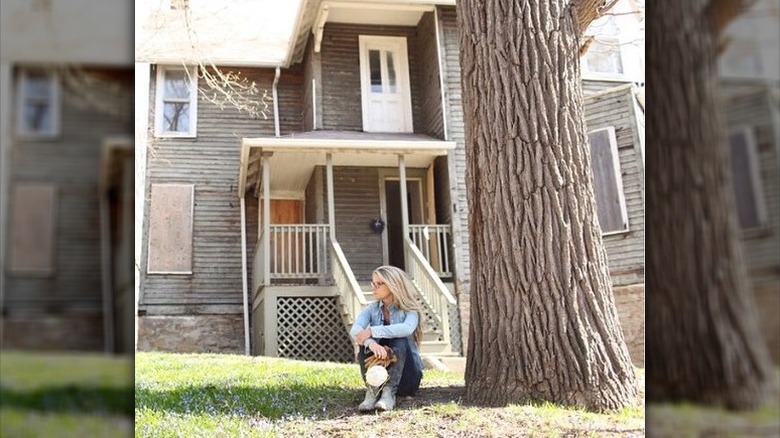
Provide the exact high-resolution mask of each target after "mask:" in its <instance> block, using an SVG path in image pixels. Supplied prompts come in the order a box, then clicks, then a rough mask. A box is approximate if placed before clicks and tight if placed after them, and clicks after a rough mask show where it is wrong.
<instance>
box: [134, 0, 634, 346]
mask: <svg viewBox="0 0 780 438" xmlns="http://www.w3.org/2000/svg"><path fill="white" fill-rule="evenodd" d="M629 3H630V2H629ZM629 7H630V4H629ZM208 8H209V6H208V5H206V4H201V3H198V2H196V1H195V0H190V1H189V2H188V6H187V7H184V8H182V7H181V5H180V4H179V3H175V2H172V3H171V4H170V5H166V6H164V7H163V8H161V9H152V10H150V11H149V20H148V23H147V24H146V25H145V27H144V29H143V30H142V33H143V34H144V35H154V38H147V39H144V38H143V37H142V38H141V46H140V47H141V53H142V54H143V56H140V57H137V61H138V63H137V72H138V71H140V73H139V75H138V77H139V81H141V82H142V84H141V85H137V88H136V90H137V92H141V91H142V90H145V91H148V96H145V97H143V98H141V101H144V102H147V103H148V113H147V112H144V114H148V117H145V118H144V122H145V123H147V124H148V129H144V130H142V131H140V132H148V134H147V135H145V136H142V137H141V138H139V139H137V144H138V146H139V147H143V148H144V149H145V150H147V151H148V152H147V158H146V159H145V160H144V161H143V162H142V163H141V166H143V167H144V169H145V170H144V175H145V178H144V193H145V199H144V214H143V216H144V218H143V227H142V229H141V230H140V231H139V232H137V233H136V236H137V237H139V238H140V239H141V241H140V248H141V251H140V252H139V253H138V254H137V256H138V260H137V263H138V266H139V267H140V272H139V283H138V284H139V302H138V311H139V314H138V349H139V350H150V349H163V350H173V351H224V352H233V353H246V354H262V355H268V356H284V357H292V358H300V359H315V360H337V361H351V360H352V354H353V347H352V345H351V342H350V340H349V338H348V337H347V334H346V327H347V326H348V325H349V324H350V322H351V321H352V320H353V319H354V317H355V315H356V312H358V311H359V310H360V309H361V307H362V306H363V305H365V304H366V301H367V300H368V299H370V295H371V294H370V288H369V287H368V284H369V281H370V276H371V272H372V270H373V269H374V268H375V267H377V266H379V265H382V264H394V265H397V266H400V267H403V268H404V269H405V270H406V271H407V272H408V273H410V275H411V276H412V277H413V279H414V282H415V284H416V286H417V288H418V293H419V296H420V298H421V300H422V301H423V302H424V303H425V305H426V308H427V312H426V315H425V318H426V322H427V326H428V329H427V331H426V334H425V337H424V342H423V345H422V350H423V352H424V353H427V354H433V355H461V354H464V353H465V346H466V345H467V344H466V342H465V339H466V336H467V333H468V323H469V282H470V278H469V275H470V273H469V252H468V244H469V238H468V210H467V209H468V207H467V202H466V188H465V174H466V172H465V165H466V164H465V163H466V160H465V146H464V137H465V136H464V128H463V112H462V108H461V102H460V98H461V93H460V87H461V83H460V66H459V58H458V57H459V50H458V39H459V36H458V31H457V25H456V16H455V1H454V0H426V1H418V0H409V1H403V2H389V1H387V2H382V1H368V0H363V1H355V0H349V1H330V0H306V1H302V2H301V3H300V6H299V8H298V10H297V11H295V12H296V15H295V16H293V17H292V21H293V22H294V25H293V31H292V37H290V38H289V41H288V42H287V43H286V44H284V43H281V44H280V43H279V41H283V38H282V39H279V38H275V37H273V36H268V35H265V37H267V38H268V39H269V41H266V42H265V44H267V45H268V48H269V50H268V51H263V50H260V48H262V47H260V46H262V43H261V42H259V41H258V40H257V39H256V38H258V37H257V35H256V33H253V32H251V31H250V32H247V33H246V34H245V33H244V30H243V27H242V25H241V23H242V22H244V21H246V22H248V23H249V24H252V22H253V21H254V20H262V19H263V17H261V16H257V17H255V18H248V15H250V14H252V13H253V11H248V10H246V8H244V9H243V10H242V11H241V14H240V15H241V17H235V16H230V15H229V13H228V12H226V11H227V10H228V9H229V8H227V7H224V5H223V6H222V9H219V10H216V9H214V10H211V9H208ZM186 14H189V15H186ZM220 14H226V15H220ZM184 17H187V19H186V20H185V19H184ZM231 19H232V20H235V21H229V20H231ZM634 20H635V21H636V19H634ZM182 22H188V23H192V24H191V27H189V28H187V27H186V26H184V27H182V25H181V23H182ZM217 22H219V23H223V26H224V25H225V24H224V23H228V22H230V25H228V26H229V27H230V28H231V30H232V31H233V32H232V33H231V35H234V36H233V37H231V40H230V41H231V44H221V45H220V44H219V43H218V42H219V41H220V39H219V38H220V36H219V35H216V34H218V33H219V32H217V31H215V30H214V29H215V27H216V26H210V25H208V23H217ZM177 23H178V24H177ZM195 23H202V24H203V29H202V30H201V28H198V27H197V26H196V24H195ZM255 23H256V22H255ZM260 27H262V26H260ZM256 28H258V25H257V24H255V26H254V29H256ZM271 32H272V33H273V30H272V31H271ZM213 34H214V35H213ZM188 35H190V36H191V35H197V36H198V41H200V42H201V46H200V49H199V48H198V47H193V46H192V45H188V44H187V42H188V41H190V40H191V39H190V37H189V36H188ZM599 35H600V34H599ZM601 43H603V44H601ZM594 44H595V45H596V46H599V44H601V46H603V47H602V50H600V51H599V50H594V52H593V53H594V54H593V55H591V58H588V59H587V60H585V61H584V62H589V61H590V64H589V65H591V71H592V73H593V75H594V78H595V79H593V80H592V82H589V84H591V85H592V87H590V88H588V87H586V88H587V89H588V90H591V91H592V92H593V94H592V95H591V94H589V95H588V96H586V105H587V111H586V112H587V115H588V124H589V127H590V128H591V129H592V132H591V138H592V139H593V142H594V144H595V145H596V146H595V147H594V149H593V151H594V156H597V157H598V158H599V159H600V160H602V162H603V163H602V164H603V166H600V167H599V169H605V170H603V171H601V170H599V171H598V172H599V173H598V176H597V177H596V180H597V184H598V187H599V188H598V189H597V191H598V193H599V194H600V196H601V197H602V199H604V200H605V201H604V202H607V203H609V204H610V205H611V204H615V206H614V207H613V206H608V207H607V208H604V209H603V212H601V211H600V213H599V214H600V219H601V218H602V215H603V219H602V221H604V222H605V223H606V221H610V228H609V230H608V231H607V232H606V233H605V240H606V241H607V246H608V252H609V257H610V269H611V270H612V271H613V281H614V282H615V284H616V285H617V286H620V287H621V288H623V289H621V290H622V291H623V292H622V293H621V294H620V297H621V298H619V299H618V302H619V303H623V307H624V308H625V311H624V312H623V313H622V314H621V318H623V319H628V320H630V327H631V330H630V332H629V333H628V335H627V337H630V338H632V341H630V342H633V343H634V345H636V349H635V350H634V351H632V354H635V355H636V358H635V359H636V360H638V361H643V357H642V356H643V351H642V346H643V341H641V340H635V339H633V338H637V337H638V338H640V339H641V338H643V336H644V330H643V329H642V328H643V326H644V322H643V311H642V308H643V302H644V300H643V283H644V262H643V252H644V251H643V246H642V245H643V211H642V208H643V202H642V196H643V195H642V194H643V190H644V188H643V178H642V174H643V171H642V165H643V159H642V158H641V157H642V156H643V146H642V135H643V134H642V133H641V130H640V129H639V128H638V125H637V124H638V121H639V120H641V119H642V117H643V114H642V113H641V111H638V105H637V99H636V94H637V87H636V86H635V85H634V83H635V82H642V80H637V76H636V74H635V73H636V72H639V73H640V75H641V63H639V64H637V63H636V62H628V61H627V59H625V58H621V54H622V51H623V50H627V51H629V52H630V51H631V50H632V49H631V48H630V47H624V45H618V46H617V54H616V53H615V50H613V49H614V48H613V47H612V45H611V43H608V42H602V41H596V42H595V43H594ZM259 47H260V48H259ZM280 47H281V48H280ZM269 53H276V56H275V57H274V56H271V55H269ZM616 58H617V59H618V62H619V64H615V63H614V60H615V59H616ZM628 58H629V59H630V58H631V57H630V56H629V57H628ZM215 65H218V66H219V67H221V68H220V70H222V71H223V72H233V73H235V74H238V75H240V77H241V78H246V79H247V80H249V81H254V82H255V83H256V84H257V87H258V88H259V89H261V90H270V91H269V95H270V96H269V97H270V99H268V100H267V101H263V102H267V103H268V111H267V114H268V118H267V119H266V118H263V117H261V116H257V115H252V114H250V113H249V112H247V111H240V110H238V109H237V105H232V106H231V105H225V106H221V105H218V104H215V103H214V101H213V100H214V99H213V96H214V93H213V87H214V81H208V83H207V84H204V82H206V79H207V78H206V76H208V75H211V74H212V73H210V72H212V71H213V67H214V66H215ZM604 65H611V67H607V71H603V70H604V68H603V66H604ZM609 68H617V69H618V70H619V71H610V70H609ZM141 82H139V83H141ZM260 99H261V98H258V101H261V100H260ZM247 105H248V103H247ZM613 254H614V257H613ZM621 300H622V301H621ZM637 309H638V310H637Z"/></svg>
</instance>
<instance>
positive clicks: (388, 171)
mask: <svg viewBox="0 0 780 438" xmlns="http://www.w3.org/2000/svg"><path fill="white" fill-rule="evenodd" d="M452 148H454V143H451V142H444V141H440V140H435V139H432V138H430V137H426V136H418V135H412V134H398V135H395V134H380V135H377V134H365V133H335V132H332V131H331V132H325V131H323V132H313V133H303V134H298V135H296V136H294V137H283V138H280V137H274V138H260V139H244V140H243V144H242V156H241V169H240V172H239V196H240V200H241V215H242V237H243V238H242V242H243V246H244V247H243V253H242V255H243V260H244V262H243V263H244V272H245V274H244V275H245V278H244V289H245V291H244V296H245V300H244V301H245V303H244V305H245V315H244V317H245V343H246V351H247V353H250V352H251V353H252V354H262V355H268V356H285V357H298V358H307V359H314V360H319V359H325V360H351V357H346V356H345V354H344V351H347V350H348V351H350V352H351V351H353V350H352V342H351V341H350V339H349V338H348V336H347V330H348V327H349V326H351V324H352V322H353V321H354V319H355V317H356V316H357V314H358V313H359V312H360V310H362V308H363V307H364V306H365V305H366V304H367V303H368V301H369V300H370V299H372V296H371V293H370V288H369V287H368V283H369V281H370V272H371V271H372V270H373V268H375V267H376V266H379V265H380V264H395V265H397V266H400V267H402V268H404V269H405V270H406V271H407V272H408V273H409V275H410V277H411V278H412V279H413V283H414V284H415V286H416V289H417V292H418V297H419V300H420V301H421V303H423V305H424V306H425V308H426V315H424V316H425V317H426V319H427V323H428V324H427V326H428V330H427V331H426V334H425V340H424V343H423V345H422V349H423V351H426V352H428V353H433V354H442V355H446V354H451V353H452V348H451V346H452V343H451V339H452V336H451V334H450V331H451V325H452V323H451V321H450V314H454V315H457V312H453V310H454V309H455V307H456V302H455V299H454V297H453V294H452V291H451V288H452V285H449V286H448V285H447V284H446V283H445V282H446V281H447V280H448V279H450V278H451V277H452V267H451V266H452V265H453V263H452V257H453V256H452V252H451V251H452V244H451V227H450V225H449V224H437V223H435V222H436V216H435V214H434V213H433V210H432V207H433V203H434V200H435V197H436V193H437V192H436V188H435V187H433V178H432V177H430V176H431V175H432V172H433V161H434V160H435V158H436V157H441V156H444V155H446V153H447V151H448V150H451V149H452ZM334 169H336V170H337V174H338V175H339V177H338V181H334ZM355 173H357V174H361V175H363V178H362V180H361V177H360V176H357V177H349V176H344V175H349V174H355ZM368 174H371V175H373V176H372V177H371V178H373V179H371V178H368V177H365V175H368ZM426 174H427V176H429V177H430V178H426ZM356 180H361V181H363V180H365V181H373V184H374V187H375V189H373V192H372V191H371V190H363V189H361V187H363V186H361V185H360V184H361V182H360V181H356ZM320 183H321V184H320ZM318 184H319V185H318ZM366 184H368V183H366ZM410 187H411V190H410ZM395 190H397V192H398V193H397V194H393V193H394V191H395ZM352 192H355V193H352ZM411 192H413V193H411ZM377 193H378V194H379V196H378V198H379V199H376V198H377V197H375V196H372V195H376V194H377ZM350 196H352V197H353V198H355V199H360V203H359V204H358V205H359V206H360V208H357V209H356V211H352V209H351V208H348V207H349V206H350V204H349V202H348V201H349V200H350V199H351V198H349V197H350ZM255 197H256V198H257V202H258V216H259V217H258V221H257V223H258V233H257V235H258V240H257V242H252V243H251V244H249V243H248V242H246V234H247V233H246V230H245V227H246V211H247V210H246V200H247V199H251V200H252V201H254V198H255ZM337 199H338V201H337ZM272 200H273V202H275V203H276V204H275V205H274V206H275V207H276V208H275V209H272ZM285 200H287V201H285ZM285 202H287V203H288V204H290V205H297V207H294V208H292V210H293V211H298V212H299V213H296V214H280V211H281V210H283V208H282V207H281V204H282V203H285ZM393 202H397V204H396V205H394V204H393ZM410 202H411V204H413V205H411V206H410ZM363 204H365V205H363ZM426 206H427V207H428V208H427V211H426ZM274 210H276V211H274ZM358 210H359V212H358ZM396 212H397V214H396V215H395V216H396V219H393V217H392V216H393V214H394V213H396ZM361 215H362V216H361ZM363 216H370V217H371V218H372V219H371V221H368V220H365V218H364V217H363ZM356 218H358V219H357V220H356ZM360 219H363V220H360ZM376 221H378V222H379V224H377V223H376ZM279 222H282V223H279ZM285 222H286V223H285ZM369 222H370V223H369ZM410 222H411V223H410ZM385 225H386V226H385ZM342 236H343V237H342ZM250 260H251V266H250V262H249V261H250ZM250 271H251V281H250V279H249V278H247V277H249V272H250ZM312 306H313V307H312ZM334 309H335V310H334ZM250 313H251V315H250ZM313 315H316V317H315V316H313ZM334 317H336V318H337V320H338V321H340V323H339V324H334V322H333V321H334V319H333V318H334ZM250 321H251V324H250ZM294 333H297V335H293V334H294ZM304 333H306V335H304ZM315 333H316V334H317V336H318V337H320V338H322V337H323V336H324V338H323V339H327V342H324V341H318V342H314V343H313V344H311V343H310V342H308V341H307V339H308V340H311V339H312V334H315ZM310 344H311V345H310ZM345 346H346V347H348V348H347V349H346V350H345ZM318 349H319V350H322V349H324V350H328V351H324V352H323V351H316V350H318Z"/></svg>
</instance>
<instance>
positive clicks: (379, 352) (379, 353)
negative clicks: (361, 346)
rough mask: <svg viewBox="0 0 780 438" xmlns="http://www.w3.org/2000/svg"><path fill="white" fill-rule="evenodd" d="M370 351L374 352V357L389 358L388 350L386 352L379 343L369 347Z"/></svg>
mask: <svg viewBox="0 0 780 438" xmlns="http://www.w3.org/2000/svg"><path fill="white" fill-rule="evenodd" d="M368 349H369V350H371V351H372V352H374V356H376V357H378V358H379V359H384V358H386V357H387V350H385V347H384V346H382V345H379V342H374V343H373V344H371V345H369V346H368Z"/></svg>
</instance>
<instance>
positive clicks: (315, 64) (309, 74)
mask: <svg viewBox="0 0 780 438" xmlns="http://www.w3.org/2000/svg"><path fill="white" fill-rule="evenodd" d="M320 59H321V58H320V54H319V53H314V37H313V36H310V37H309V41H308V43H307V46H306V52H305V55H304V58H303V62H302V63H301V64H302V65H303V102H302V105H301V106H302V108H301V110H302V117H303V126H302V128H303V130H304V131H313V130H314V128H315V122H314V116H315V114H316V116H317V122H316V128H317V129H321V128H322V66H321V61H320ZM312 81H314V88H312ZM312 97H314V98H315V99H316V102H314V103H313V102H312Z"/></svg>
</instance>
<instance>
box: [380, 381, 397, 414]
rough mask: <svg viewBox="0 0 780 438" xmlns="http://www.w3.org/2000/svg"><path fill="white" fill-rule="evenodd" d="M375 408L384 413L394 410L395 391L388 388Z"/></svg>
mask: <svg viewBox="0 0 780 438" xmlns="http://www.w3.org/2000/svg"><path fill="white" fill-rule="evenodd" d="M375 407H376V408H377V409H381V410H383V411H389V410H392V409H393V408H394V407H395V389H393V388H387V387H386V388H385V389H384V391H382V397H380V398H379V401H378V402H376V405H375Z"/></svg>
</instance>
